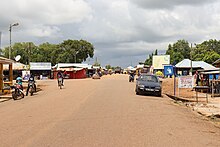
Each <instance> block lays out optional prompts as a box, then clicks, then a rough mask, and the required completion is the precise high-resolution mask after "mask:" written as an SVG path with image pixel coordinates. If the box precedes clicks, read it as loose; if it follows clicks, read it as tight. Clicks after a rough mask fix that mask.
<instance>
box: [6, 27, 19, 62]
mask: <svg viewBox="0 0 220 147" xmlns="http://www.w3.org/2000/svg"><path fill="white" fill-rule="evenodd" d="M18 25H19V23H14V24H10V26H9V37H10V38H9V41H10V46H9V54H8V55H9V56H8V58H9V59H11V31H12V27H14V26H18Z"/></svg>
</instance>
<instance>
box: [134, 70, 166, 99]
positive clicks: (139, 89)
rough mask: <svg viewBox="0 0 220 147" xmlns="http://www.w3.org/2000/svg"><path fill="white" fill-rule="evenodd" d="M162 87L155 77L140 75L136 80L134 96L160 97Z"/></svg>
mask: <svg viewBox="0 0 220 147" xmlns="http://www.w3.org/2000/svg"><path fill="white" fill-rule="evenodd" d="M161 91H162V86H161V82H160V80H159V78H158V77H157V76H156V75H151V74H141V75H140V76H139V77H138V78H137V79H136V88H135V92H136V94H137V95H138V94H150V95H156V96H161Z"/></svg>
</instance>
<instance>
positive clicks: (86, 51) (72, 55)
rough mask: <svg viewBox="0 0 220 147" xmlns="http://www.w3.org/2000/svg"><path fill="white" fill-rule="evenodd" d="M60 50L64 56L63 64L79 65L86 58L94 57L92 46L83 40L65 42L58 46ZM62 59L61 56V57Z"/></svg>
mask: <svg viewBox="0 0 220 147" xmlns="http://www.w3.org/2000/svg"><path fill="white" fill-rule="evenodd" d="M60 48H61V50H62V52H63V54H64V55H65V57H66V58H65V59H62V60H64V62H77V63H81V62H83V61H86V59H87V58H88V57H90V58H92V57H93V55H94V46H93V45H92V44H91V43H89V42H87V41H85V40H65V41H63V43H61V44H60ZM61 57H62V58H63V55H61Z"/></svg>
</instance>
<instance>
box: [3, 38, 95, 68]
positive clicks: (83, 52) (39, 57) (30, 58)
mask: <svg viewBox="0 0 220 147" xmlns="http://www.w3.org/2000/svg"><path fill="white" fill-rule="evenodd" d="M1 52H2V55H3V56H4V57H6V58H7V57H8V55H9V47H6V48H4V49H3V50H1ZM11 52H12V53H11V55H12V57H15V56H16V55H21V60H20V62H21V63H24V64H29V63H30V62H51V63H52V65H55V64H56V63H58V62H62V63H70V62H75V61H76V62H77V63H81V62H83V61H85V60H86V59H87V58H88V57H90V58H92V57H93V55H94V46H93V45H92V44H91V43H90V42H87V41H85V40H65V41H63V43H61V44H50V43H48V42H46V43H43V44H40V45H39V46H36V45H34V43H32V42H22V43H15V44H14V45H13V46H12V50H11Z"/></svg>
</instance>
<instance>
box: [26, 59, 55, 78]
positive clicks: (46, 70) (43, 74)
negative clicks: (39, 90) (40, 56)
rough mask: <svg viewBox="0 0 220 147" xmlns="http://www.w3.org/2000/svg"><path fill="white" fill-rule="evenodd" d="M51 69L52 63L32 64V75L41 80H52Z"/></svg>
mask: <svg viewBox="0 0 220 147" xmlns="http://www.w3.org/2000/svg"><path fill="white" fill-rule="evenodd" d="M51 67H52V66H51V63H50V62H30V73H31V74H33V75H34V76H35V77H36V79H39V80H40V79H50V78H51Z"/></svg>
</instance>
